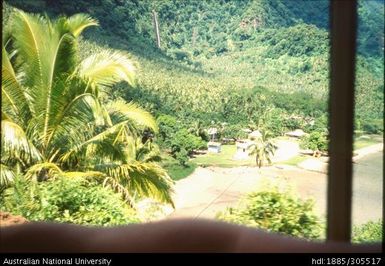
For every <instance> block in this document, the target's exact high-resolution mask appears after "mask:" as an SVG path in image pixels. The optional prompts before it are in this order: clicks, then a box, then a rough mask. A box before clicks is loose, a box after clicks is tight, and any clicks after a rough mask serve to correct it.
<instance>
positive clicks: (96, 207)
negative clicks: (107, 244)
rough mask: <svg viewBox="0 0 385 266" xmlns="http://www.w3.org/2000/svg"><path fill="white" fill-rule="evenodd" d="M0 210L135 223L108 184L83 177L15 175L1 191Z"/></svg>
mask: <svg viewBox="0 0 385 266" xmlns="http://www.w3.org/2000/svg"><path fill="white" fill-rule="evenodd" d="M3 196H4V197H5V198H6V199H7V200H5V201H3V200H2V201H1V210H2V211H9V212H11V213H13V214H16V215H21V216H23V217H25V218H26V219H28V220H29V221H54V222H67V223H75V224H87V225H102V226H112V225H121V224H127V223H138V222H140V219H139V218H138V217H137V216H136V214H135V211H134V210H133V209H131V208H130V207H129V206H127V204H125V203H124V202H123V201H122V200H121V197H120V196H119V195H118V194H116V193H115V192H114V191H113V190H112V189H110V188H108V187H102V186H100V185H99V184H98V183H97V182H93V181H87V180H85V179H84V178H80V177H75V178H71V179H69V178H65V177H61V178H58V179H56V180H49V181H47V182H42V183H31V182H28V181H27V180H25V179H24V178H17V180H16V183H15V185H14V186H13V187H12V188H10V189H8V190H7V191H6V193H5V195H3Z"/></svg>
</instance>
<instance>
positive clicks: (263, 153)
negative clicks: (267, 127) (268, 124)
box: [249, 131, 277, 168]
mask: <svg viewBox="0 0 385 266" xmlns="http://www.w3.org/2000/svg"><path fill="white" fill-rule="evenodd" d="M250 148H251V151H250V153H249V155H254V156H255V161H256V163H257V166H258V167H259V168H261V167H262V166H263V165H266V164H271V157H272V156H273V155H274V152H275V150H276V149H277V146H276V145H275V144H274V143H273V142H272V141H271V139H270V134H269V133H268V131H263V132H262V134H261V136H260V137H257V138H255V140H254V144H253V145H252V146H251V147H250Z"/></svg>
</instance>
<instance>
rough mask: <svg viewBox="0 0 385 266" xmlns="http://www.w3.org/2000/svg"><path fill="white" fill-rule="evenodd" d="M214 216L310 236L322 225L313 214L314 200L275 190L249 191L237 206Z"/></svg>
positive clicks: (296, 234)
mask: <svg viewBox="0 0 385 266" xmlns="http://www.w3.org/2000/svg"><path fill="white" fill-rule="evenodd" d="M217 218H218V219H220V220H224V221H228V222H233V223H237V224H241V225H246V226H250V227H258V228H262V229H267V230H268V231H272V232H277V233H283V234H288V235H291V236H297V237H304V238H310V239H316V238H319V237H320V236H321V224H320V221H319V218H318V217H317V216H316V215H314V214H313V202H312V201H311V200H307V201H302V200H301V199H299V198H295V197H293V196H291V195H290V194H289V193H288V192H284V193H281V192H278V191H277V190H276V189H275V190H272V191H263V192H256V193H251V194H249V195H248V196H247V197H246V198H245V199H244V200H243V201H241V205H240V206H239V207H238V208H228V209H227V210H226V211H225V212H223V213H219V214H218V215H217Z"/></svg>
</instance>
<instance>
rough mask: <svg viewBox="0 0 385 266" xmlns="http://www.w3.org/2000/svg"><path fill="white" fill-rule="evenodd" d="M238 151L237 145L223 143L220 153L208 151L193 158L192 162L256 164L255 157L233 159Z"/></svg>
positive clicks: (230, 165) (201, 163)
mask: <svg viewBox="0 0 385 266" xmlns="http://www.w3.org/2000/svg"><path fill="white" fill-rule="evenodd" d="M235 151H236V146H235V145H222V149H221V152H220V153H207V154H205V155H199V156H196V157H195V158H193V159H191V162H193V163H195V164H197V165H200V166H219V167H236V166H245V165H253V166H254V165H255V161H254V158H253V157H250V158H249V159H248V160H233V156H234V154H235Z"/></svg>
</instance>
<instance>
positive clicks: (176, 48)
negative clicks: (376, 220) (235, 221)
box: [0, 0, 384, 237]
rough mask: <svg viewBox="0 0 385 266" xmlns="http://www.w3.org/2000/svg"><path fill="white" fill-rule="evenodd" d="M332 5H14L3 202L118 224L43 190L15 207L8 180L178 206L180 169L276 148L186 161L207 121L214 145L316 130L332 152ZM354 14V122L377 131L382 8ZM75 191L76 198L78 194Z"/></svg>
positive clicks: (47, 1) (20, 1)
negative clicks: (175, 193) (175, 192)
mask: <svg viewBox="0 0 385 266" xmlns="http://www.w3.org/2000/svg"><path fill="white" fill-rule="evenodd" d="M13 8H18V9H21V10H24V11H25V12H32V13H37V14H43V13H46V14H47V16H46V17H43V16H40V15H28V14H27V13H24V12H19V11H15V10H14V9H13ZM328 8H329V7H328V1H326V0H320V1H305V0H304V1H283V0H282V1H278V0H260V1H253V0H243V1H228V0H220V1H214V0H207V1H200V0H193V1H177V0H173V1H168V0H159V1H151V0H145V1H138V0H133V1H123V0H95V1H91V2H90V1H76V4H74V3H73V2H71V1H66V0H55V1H52V0H8V1H7V2H6V3H4V6H3V22H2V23H3V39H2V44H3V49H2V58H3V61H2V76H3V80H2V106H3V107H2V130H1V132H2V139H1V141H2V143H1V144H2V157H1V170H2V171H1V179H0V180H1V192H2V193H3V194H4V195H8V196H6V198H8V200H9V204H10V205H9V206H13V207H9V209H12V208H15V210H18V211H17V212H18V213H19V214H22V215H25V216H26V217H27V218H30V219H37V218H36V217H40V218H42V219H43V218H44V219H55V216H57V217H58V218H57V219H58V220H59V221H71V222H76V223H88V224H100V223H105V224H119V223H122V222H123V221H124V220H126V221H127V222H129V221H131V220H130V219H128V218H127V216H126V209H124V210H123V209H119V210H117V211H116V212H117V213H119V214H117V215H116V216H114V217H106V218H105V219H104V218H101V219H102V220H98V219H97V218H95V217H94V218H90V219H85V220H81V219H82V218H81V217H80V216H76V215H77V214H74V215H75V216H74V215H72V213H71V211H69V213H68V212H65V216H64V210H67V209H66V208H67V207H65V208H64V207H63V208H62V207H58V206H59V205H57V204H62V205H63V204H64V203H58V202H56V201H52V200H46V198H45V197H40V196H36V197H34V199H35V198H36V204H37V205H36V206H37V207H36V208H37V209H36V210H37V211H36V216H33V217H32V216H31V214H28V207H27V205H25V204H26V202H27V201H28V199H32V198H31V197H29V198H28V197H27V196H26V198H25V202H24V203H20V208H19V209H17V208H16V207H15V206H16V204H17V203H16V201H15V199H12V198H11V197H10V196H9V195H10V194H12V193H11V191H13V190H15V189H16V187H12V182H13V181H14V180H16V176H24V177H25V178H27V179H28V180H30V181H29V182H30V183H31V184H32V183H33V184H34V185H33V187H36V188H37V190H36V191H41V193H43V194H44V193H46V191H47V190H48V188H49V189H52V190H55V189H57V188H55V186H59V185H58V184H61V183H59V182H64V183H63V186H64V187H68V188H69V187H75V186H76V187H77V188H78V189H77V188H76V190H79V191H83V189H84V187H86V186H90V187H92V188H94V189H92V190H90V192H89V193H91V194H92V195H89V196H90V197H91V198H92V197H93V198H97V197H99V196H100V195H107V194H108V193H110V192H111V189H112V190H113V191H115V192H118V193H120V194H122V195H123V200H125V201H126V202H128V203H130V204H131V205H132V207H134V205H135V202H136V201H137V200H140V199H142V198H143V197H153V198H155V199H157V200H159V201H162V202H165V203H171V204H172V197H171V193H172V183H173V182H172V180H171V179H173V180H178V179H181V178H184V177H186V176H187V175H189V174H191V173H192V172H193V171H194V169H195V167H196V166H197V165H219V166H228V167H230V166H234V165H242V164H251V163H252V164H253V165H255V161H256V162H257V164H258V165H259V166H262V165H263V164H264V163H268V161H269V155H271V154H272V151H273V150H274V147H273V145H272V143H270V141H269V138H267V137H266V138H264V139H263V141H262V142H260V144H261V145H255V149H254V154H255V155H256V156H255V157H254V158H253V159H252V161H251V159H250V160H249V161H234V160H232V156H233V154H234V151H235V146H230V145H229V146H227V145H225V146H223V147H222V151H223V152H222V154H221V155H223V156H220V158H219V157H218V156H217V155H216V154H207V155H204V156H200V157H197V158H193V159H191V157H194V156H195V155H196V151H197V150H200V149H205V148H206V146H207V142H208V141H209V135H208V132H207V129H208V128H213V127H214V128H216V129H218V134H217V138H218V139H219V140H221V139H223V138H227V139H234V140H235V139H241V138H246V137H247V134H246V133H245V131H244V129H250V130H256V129H258V130H260V131H261V132H269V134H270V137H278V136H282V135H283V134H284V133H285V132H286V131H289V130H294V129H303V130H304V131H305V132H307V133H309V136H308V137H307V138H305V139H304V141H303V147H304V148H310V149H314V150H316V149H318V150H321V151H326V150H327V142H328V140H327V135H328V130H327V127H328V126H327V123H328V121H327V107H328V103H327V97H328V85H329V80H328V78H329V76H328V75H329V74H328V67H329V63H328V57H329V33H328ZM153 11H156V13H157V17H158V20H159V25H160V38H161V48H160V49H158V48H157V45H156V42H155V37H154V27H153V22H152V19H153V17H152V12H153ZM358 11H359V31H358V39H357V43H358V56H357V71H356V72H357V80H356V119H355V125H356V130H357V131H360V132H363V133H374V134H380V133H382V132H383V101H384V80H383V71H384V64H383V62H384V58H383V49H384V48H383V47H384V19H383V17H384V2H383V0H373V1H359V10H358ZM78 13H83V14H78ZM75 14H76V15H75ZM61 15H64V16H61ZM97 23H98V24H100V27H93V26H95V25H96V24H97ZM86 28H87V29H86ZM28 29H30V31H28ZM47 29H49V30H47ZM85 29H86V30H85ZM83 30H85V31H84V32H83ZM53 62H55V63H53ZM134 74H135V75H134ZM62 177H67V178H72V177H77V178H81V177H82V178H83V181H79V182H78V181H76V182H75V181H73V183H71V182H72V181H65V180H64V179H62ZM170 177H171V178H170ZM57 178H59V180H60V181H56V179H57ZM43 181H46V182H47V183H45V182H43ZM86 181H87V182H92V185H88V183H83V182H86ZM36 182H37V183H36ZM21 184H24V185H25V186H26V187H27V188H28V189H32V188H29V185H28V183H20V184H19V186H21ZM86 184H87V185H86ZM90 184H91V183H90ZM10 186H11V187H10ZM6 188H7V189H6ZM19 191H20V190H19ZM28 191H29V190H28ZM9 193H10V194H9ZM31 193H32V192H31ZM39 193H40V192H39ZM47 193H48V192H47ZM103 193H105V194H103ZM87 195H88V194H87ZM98 195H99V196H98ZM275 196H276V197H278V200H280V199H279V196H278V195H275ZM275 196H274V197H275ZM39 197H40V198H39ZM49 197H51V196H49ZM52 197H53V196H52ZM79 197H80V196H77V195H72V196H71V200H73V201H75V202H80V201H81V200H83V198H79ZM105 198H106V201H111V202H115V201H114V200H115V198H114V199H112V198H111V200H110V199H109V196H105ZM120 200H121V199H120ZM272 200H275V199H272ZM285 200H286V198H285ZM289 201H290V200H289ZM39 202H43V203H44V202H48V203H47V204H48V205H47V206H48V207H45V205H44V206H43V205H41V204H43V203H41V204H40V203H39ZM95 202H96V203H95V204H96V205H98V206H99V205H100V206H104V205H105V204H107V203H105V202H104V201H102V200H100V201H99V200H96V201H95ZM12 204H13V205H12ZM39 204H40V205H39ZM44 204H45V203H44ZM66 204H67V203H65V204H64V205H66ZM84 204H86V203H79V204H78V205H76V206H78V207H79V209H77V210H80V206H81V205H82V206H83V205H84ZM87 204H88V203H87ZM114 204H115V203H114ZM253 204H254V203H253ZM293 204H294V203H293ZM91 205H92V204H91ZM96 205H95V206H96ZM116 205H117V206H120V203H116ZM305 205H306V204H302V203H298V204H297V203H295V204H294V205H293V206H296V207H295V208H297V207H298V208H300V209H301V208H302V210H304V209H306V208H308V207H304V206H305ZM306 206H307V205H306ZM78 207H76V208H78ZM34 208H35V207H34ZM45 208H47V209H45ZM95 208H98V207H95ZM103 208H104V207H102V209H101V210H104V209H103ZM293 209H294V207H293ZM130 210H131V209H130ZM82 211H83V209H82ZM86 211H88V209H87V210H86ZM86 211H85V212H86ZM131 211H132V210H131ZM46 212H52V215H51V214H47V213H46ZM85 212H84V213H83V214H82V215H85V216H87V215H88V214H86V213H85ZM44 213H45V214H44ZM50 215H51V216H50ZM68 215H69V216H68ZM105 215H107V214H101V215H100V216H101V217H104V216H105ZM242 215H243V214H242ZM107 216H108V215H107ZM134 216H135V215H133V216H132V217H134ZM34 217H35V218H34ZM66 219H67V220H66ZM132 219H134V218H132ZM134 220H135V219H134ZM134 220H132V221H134ZM311 224H312V222H311ZM274 226H275V225H274ZM285 226H286V225H285ZM274 228H275V229H277V230H281V229H279V228H278V227H274ZM285 228H286V227H285ZM282 230H283V229H282ZM285 230H286V229H285ZM293 230H294V231H295V234H300V235H302V236H306V237H313V236H315V235H314V234H313V233H312V232H311V230H310V229H309V230H310V231H309V232H297V231H296V230H297V229H290V230H289V231H290V232H289V233H293V232H294V231H293Z"/></svg>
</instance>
